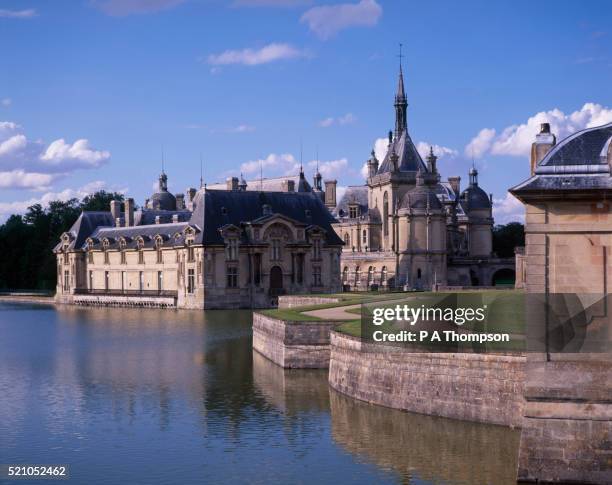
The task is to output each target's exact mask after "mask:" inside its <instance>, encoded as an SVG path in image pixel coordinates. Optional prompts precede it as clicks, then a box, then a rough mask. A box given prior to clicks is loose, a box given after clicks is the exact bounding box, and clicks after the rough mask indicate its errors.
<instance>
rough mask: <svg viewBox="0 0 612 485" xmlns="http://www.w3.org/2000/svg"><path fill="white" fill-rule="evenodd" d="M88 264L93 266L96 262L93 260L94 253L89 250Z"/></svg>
mask: <svg viewBox="0 0 612 485" xmlns="http://www.w3.org/2000/svg"><path fill="white" fill-rule="evenodd" d="M87 262H88V263H89V264H93V262H94V260H93V251H92V250H89V251H87Z"/></svg>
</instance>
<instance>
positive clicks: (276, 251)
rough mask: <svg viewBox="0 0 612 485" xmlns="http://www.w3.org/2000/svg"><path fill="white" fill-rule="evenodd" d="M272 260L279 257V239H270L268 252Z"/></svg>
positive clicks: (276, 259) (277, 259)
mask: <svg viewBox="0 0 612 485" xmlns="http://www.w3.org/2000/svg"><path fill="white" fill-rule="evenodd" d="M270 259H271V260H272V261H279V260H280V259H281V242H280V239H272V252H271V254H270Z"/></svg>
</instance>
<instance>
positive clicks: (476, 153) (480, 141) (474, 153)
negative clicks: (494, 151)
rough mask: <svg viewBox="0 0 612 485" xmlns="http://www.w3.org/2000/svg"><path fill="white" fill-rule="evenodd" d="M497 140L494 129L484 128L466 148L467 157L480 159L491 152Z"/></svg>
mask: <svg viewBox="0 0 612 485" xmlns="http://www.w3.org/2000/svg"><path fill="white" fill-rule="evenodd" d="M494 138H495V130H494V129H493V128H483V129H482V130H480V131H479V132H478V134H477V135H476V136H475V137H474V138H472V140H471V141H470V142H469V143H468V144H467V146H466V147H465V155H466V156H467V157H474V158H480V157H482V156H483V155H484V154H485V153H486V152H488V151H489V149H490V148H491V145H492V144H493V139H494Z"/></svg>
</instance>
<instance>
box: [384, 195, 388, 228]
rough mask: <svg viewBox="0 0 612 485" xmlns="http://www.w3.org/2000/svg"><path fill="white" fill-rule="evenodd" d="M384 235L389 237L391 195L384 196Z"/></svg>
mask: <svg viewBox="0 0 612 485" xmlns="http://www.w3.org/2000/svg"><path fill="white" fill-rule="evenodd" d="M383 233H384V235H385V236H388V235H389V194H387V192H385V195H383Z"/></svg>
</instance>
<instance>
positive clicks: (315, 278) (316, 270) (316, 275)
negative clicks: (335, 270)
mask: <svg viewBox="0 0 612 485" xmlns="http://www.w3.org/2000/svg"><path fill="white" fill-rule="evenodd" d="M312 282H313V285H314V286H322V284H321V267H320V266H313V267H312Z"/></svg>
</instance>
